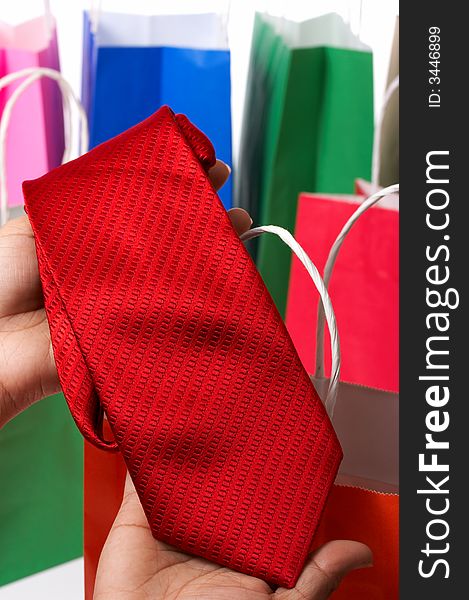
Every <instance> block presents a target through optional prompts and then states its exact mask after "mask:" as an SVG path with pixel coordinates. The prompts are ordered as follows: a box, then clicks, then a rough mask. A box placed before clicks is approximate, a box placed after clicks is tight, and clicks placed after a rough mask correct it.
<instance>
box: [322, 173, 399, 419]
mask: <svg viewBox="0 0 469 600" xmlns="http://www.w3.org/2000/svg"><path fill="white" fill-rule="evenodd" d="M396 193H397V194H398V193H399V184H398V183H396V184H394V185H390V186H388V187H386V188H383V189H382V190H380V191H379V192H376V193H375V194H373V195H372V196H370V197H369V198H367V199H366V200H365V201H364V202H363V203H362V204H360V206H359V207H358V208H357V210H356V211H355V212H354V213H353V215H352V216H351V217H350V218H349V220H348V221H347V222H346V223H345V225H344V226H343V227H342V230H341V232H340V233H339V235H338V236H337V238H336V240H335V242H334V244H333V245H332V248H331V250H330V252H329V256H328V257H327V261H326V266H325V267H324V285H325V287H326V288H328V287H329V282H330V280H331V276H332V271H333V269H334V265H335V261H336V260H337V256H338V254H339V250H340V248H341V247H342V244H343V243H344V240H345V238H346V237H347V235H348V233H349V232H350V230H351V229H352V227H353V225H354V224H355V223H356V222H357V221H358V219H359V218H360V217H361V215H362V214H363V213H364V212H366V211H367V210H368V209H369V208H371V207H372V206H373V205H374V204H376V203H377V202H379V200H381V198H384V197H385V196H388V195H390V194H396ZM321 298H322V296H321ZM327 310H328V309H327V307H323V304H322V303H321V302H320V303H319V306H318V320H317V331H316V373H315V374H314V377H315V378H317V379H320V378H324V318H325V319H326V320H327V323H328V326H329V329H330V325H329V320H328V318H327ZM332 356H333V357H334V349H333V351H332ZM332 364H334V360H333V361H332ZM332 374H334V370H333V369H332ZM331 378H332V375H331ZM329 414H330V416H332V415H333V414H334V404H332V405H331V406H330V413H329Z"/></svg>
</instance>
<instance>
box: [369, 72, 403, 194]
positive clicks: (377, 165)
mask: <svg viewBox="0 0 469 600" xmlns="http://www.w3.org/2000/svg"><path fill="white" fill-rule="evenodd" d="M397 89H399V75H397V76H396V77H395V78H394V79H393V80H392V81H391V83H390V84H389V85H388V88H387V90H386V92H385V94H384V99H383V105H382V107H381V112H380V115H379V119H378V122H377V123H376V128H375V135H374V139H373V155H372V159H371V183H372V184H373V185H378V180H379V173H380V170H381V138H382V135H383V123H384V116H385V114H386V109H387V107H388V104H389V102H390V100H391V98H392V97H393V94H394V92H395V91H396V90H397Z"/></svg>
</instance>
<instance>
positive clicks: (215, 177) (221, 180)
mask: <svg viewBox="0 0 469 600" xmlns="http://www.w3.org/2000/svg"><path fill="white" fill-rule="evenodd" d="M230 173H231V169H230V167H229V166H228V165H227V164H225V163H224V162H223V161H221V160H217V162H216V163H215V165H214V166H213V167H212V168H211V169H209V172H208V176H209V178H210V181H211V182H212V185H213V187H214V188H215V189H216V190H219V189H220V188H221V187H222V186H223V185H224V184H225V183H226V181H227V179H228V177H229V176H230Z"/></svg>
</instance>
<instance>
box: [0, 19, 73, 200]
mask: <svg viewBox="0 0 469 600" xmlns="http://www.w3.org/2000/svg"><path fill="white" fill-rule="evenodd" d="M31 67H32V68H36V67H48V68H51V69H55V70H59V54H58V49H57V31H56V26H55V22H54V20H53V19H52V18H51V17H50V15H44V16H43V17H38V18H36V19H32V20H30V21H27V22H24V23H21V24H20V25H16V26H11V25H7V24H5V23H2V22H0V78H3V77H5V76H6V75H9V74H11V73H14V72H16V71H19V70H21V69H25V68H31ZM18 85H19V82H15V83H13V84H11V85H9V86H7V87H5V88H4V89H3V90H1V91H0V115H1V114H2V113H3V109H4V107H5V103H6V102H7V101H8V98H10V96H11V94H12V93H13V92H14V90H15V89H16V87H17V86H18ZM63 129H64V126H63V113H62V99H61V96H60V91H59V90H58V88H57V85H56V84H55V83H54V82H53V81H50V80H48V79H41V80H40V81H37V82H35V83H34V84H33V85H31V86H30V87H29V89H28V90H27V91H26V92H25V93H24V94H22V96H21V98H20V99H19V100H18V102H17V103H16V105H15V107H14V110H13V113H12V116H11V122H10V125H9V130H8V140H7V191H8V205H9V206H10V207H13V206H18V205H20V204H22V203H23V194H22V191H21V183H22V182H23V181H24V180H25V179H34V178H36V177H39V176H40V175H43V174H44V173H46V172H47V171H50V170H51V169H53V168H54V167H57V166H58V165H60V163H61V160H62V155H63V151H64V132H63Z"/></svg>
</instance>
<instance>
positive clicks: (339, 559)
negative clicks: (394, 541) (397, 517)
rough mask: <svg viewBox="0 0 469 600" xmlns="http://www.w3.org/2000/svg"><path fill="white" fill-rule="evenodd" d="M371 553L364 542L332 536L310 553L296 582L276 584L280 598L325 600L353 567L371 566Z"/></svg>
mask: <svg viewBox="0 0 469 600" xmlns="http://www.w3.org/2000/svg"><path fill="white" fill-rule="evenodd" d="M372 561H373V555H372V552H371V550H370V549H369V548H368V546H365V544H362V543H360V542H352V541H348V540H335V541H333V542H328V543H327V544H325V545H324V546H321V548H319V549H318V550H316V551H315V552H313V554H311V556H310V557H309V559H308V561H307V563H306V565H305V568H304V569H303V572H302V573H301V575H300V578H299V579H298V581H297V584H296V586H295V587H294V588H293V589H291V590H287V589H285V588H279V589H278V590H277V592H276V597H278V598H281V599H282V600H297V599H298V600H299V599H302V600H326V598H329V596H330V594H332V592H333V591H334V590H335V589H337V587H338V586H339V584H340V582H341V581H342V579H343V578H344V577H345V576H346V575H347V573H349V572H350V571H353V570H355V569H361V568H364V567H371V566H372Z"/></svg>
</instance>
